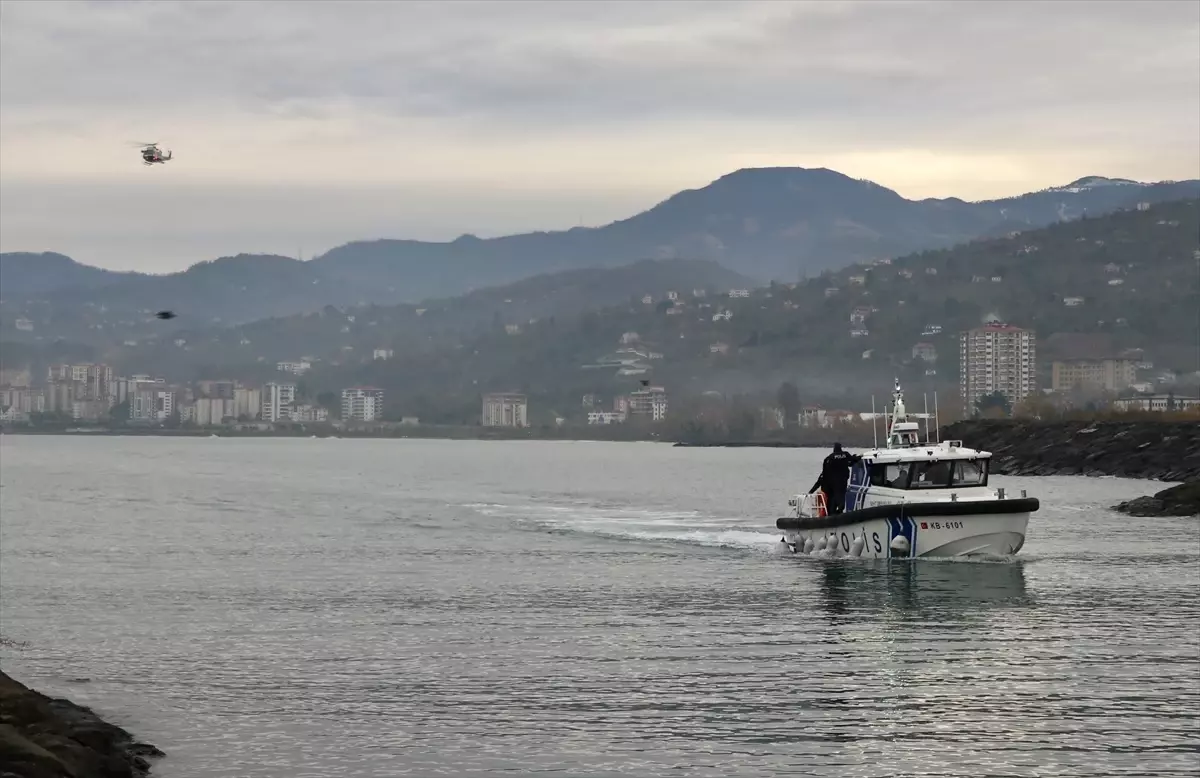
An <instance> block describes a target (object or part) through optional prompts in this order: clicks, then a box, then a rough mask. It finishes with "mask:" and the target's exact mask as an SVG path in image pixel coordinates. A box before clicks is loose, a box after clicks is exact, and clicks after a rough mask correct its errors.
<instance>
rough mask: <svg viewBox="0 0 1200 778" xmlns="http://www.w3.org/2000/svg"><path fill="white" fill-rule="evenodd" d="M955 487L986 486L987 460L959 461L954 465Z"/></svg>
mask: <svg viewBox="0 0 1200 778" xmlns="http://www.w3.org/2000/svg"><path fill="white" fill-rule="evenodd" d="M954 485H955V486H986V485H987V460H986V459H984V460H976V461H974V462H972V461H970V460H968V459H960V460H958V461H957V462H955V463H954Z"/></svg>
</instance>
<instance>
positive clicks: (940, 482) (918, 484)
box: [908, 462, 954, 489]
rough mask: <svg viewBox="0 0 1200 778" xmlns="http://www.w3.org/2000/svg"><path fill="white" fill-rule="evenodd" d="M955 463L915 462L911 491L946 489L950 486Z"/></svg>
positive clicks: (910, 484)
mask: <svg viewBox="0 0 1200 778" xmlns="http://www.w3.org/2000/svg"><path fill="white" fill-rule="evenodd" d="M953 464H954V463H953V462H913V463H912V465H911V467H912V480H911V481H910V482H909V486H908V488H909V489H945V488H946V487H948V486H950V472H951V466H952V465H953Z"/></svg>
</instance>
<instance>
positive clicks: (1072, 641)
mask: <svg viewBox="0 0 1200 778" xmlns="http://www.w3.org/2000/svg"><path fill="white" fill-rule="evenodd" d="M211 443H212V442H211V441H184V440H169V439H120V438H109V439H103V440H99V439H97V440H91V439H85V440H80V439H78V438H52V437H38V438H33V437H13V436H6V437H4V438H3V439H0V446H2V447H3V451H2V453H0V458H2V460H3V465H4V467H3V470H2V471H0V481H2V482H3V486H4V489H3V490H0V563H2V565H3V583H4V586H3V587H2V588H0V608H2V612H3V618H4V620H3V629H4V634H5V637H8V638H10V639H12V640H17V641H23V642H24V644H25V645H24V646H23V647H21V648H19V649H17V648H14V647H5V648H0V658H3V661H4V666H5V669H6V670H7V671H9V672H12V673H14V674H15V675H17V676H18V677H20V678H22V679H23V680H26V681H27V682H29V683H31V684H34V685H36V686H39V687H41V688H42V689H44V690H46V691H48V692H50V693H57V694H62V695H65V696H69V697H71V698H72V699H75V700H77V701H78V702H80V703H82V704H87V705H91V706H93V707H95V708H96V709H97V710H98V711H99V712H100V713H101V714H102V715H107V716H110V717H112V718H113V719H114V720H116V721H119V722H120V723H122V724H123V725H125V726H127V727H129V728H131V729H133V730H134V731H135V732H137V734H138V735H139V737H142V738H145V739H146V740H148V741H150V742H153V743H155V744H156V745H159V746H160V747H162V748H163V749H165V750H166V751H167V752H168V753H169V755H170V756H169V758H168V759H167V760H165V761H163V762H162V763H160V765H159V766H158V767H157V768H156V774H158V775H161V776H165V777H166V778H172V777H174V778H183V777H184V776H187V777H188V778H194V777H196V776H212V777H213V778H284V777H285V776H286V777H287V778H293V777H295V778H304V777H308V776H312V777H313V778H316V777H317V776H320V778H340V777H341V776H347V777H348V776H353V777H354V778H377V777H380V778H381V777H382V776H409V775H412V776H472V775H491V776H496V775H521V776H551V775H557V776H573V777H574V776H588V777H589V778H590V777H592V776H638V777H639V778H652V777H654V776H680V775H687V776H700V777H707V776H862V777H866V776H909V775H911V776H917V775H920V776H955V778H961V777H962V776H980V777H982V776H1006V777H1008V776H1039V777H1040V776H1072V777H1073V778H1077V777H1079V776H1104V777H1105V778H1110V777H1111V776H1134V775H1137V776H1156V777H1161V778H1168V777H1169V778H1174V777H1175V776H1197V775H1200V737H1197V729H1198V727H1197V724H1198V722H1200V684H1197V683H1196V679H1197V678H1198V677H1200V597H1198V596H1197V595H1198V594H1200V523H1198V522H1196V521H1195V520H1188V519H1183V520H1176V519H1168V520H1149V519H1129V518H1123V517H1119V516H1116V515H1115V514H1112V513H1111V512H1109V511H1108V510H1107V509H1106V508H1105V507H1104V506H1106V505H1110V504H1112V503H1115V502H1117V501H1119V500H1122V499H1127V498H1128V497H1130V496H1134V495H1139V494H1148V493H1152V492H1154V491H1156V490H1157V489H1158V488H1160V487H1159V486H1158V485H1156V484H1143V483H1137V482H1130V481H1126V480H1122V479H1068V478H1058V479H1055V478H1051V479H1040V480H1038V479H1024V480H1023V479H1001V480H1003V481H1004V483H1003V484H1002V485H1005V486H1007V487H1008V488H1009V489H1010V491H1011V490H1015V489H1020V488H1025V489H1029V490H1031V493H1033V494H1036V495H1038V496H1039V497H1041V498H1042V500H1043V506H1044V509H1043V510H1042V511H1041V512H1039V513H1038V514H1037V516H1036V517H1035V519H1034V521H1033V523H1032V524H1031V527H1030V538H1029V542H1028V545H1027V547H1026V549H1025V550H1024V551H1023V552H1022V554H1020V555H1018V557H1017V558H1016V559H1006V560H992V561H990V562H983V563H977V562H957V561H947V562H917V563H909V562H895V563H886V562H879V563H874V562H865V561H853V562H844V561H843V562H824V561H817V560H807V559H805V560H798V559H794V558H790V557H786V556H781V555H779V554H778V553H777V550H778V536H777V535H776V534H775V532H774V530H773V523H774V518H775V517H776V516H777V515H778V511H779V510H780V507H781V503H782V502H783V501H784V500H785V499H786V495H787V493H788V492H789V491H790V490H791V489H793V488H794V486H795V484H794V483H793V482H795V481H796V480H797V475H798V474H799V475H800V476H802V477H801V478H800V480H804V477H807V475H808V473H809V472H810V471H812V470H813V469H814V468H815V467H816V464H817V462H818V460H819V456H820V455H819V454H818V453H816V452H804V451H800V452H795V451H773V450H762V451H754V450H737V451H713V450H697V449H672V448H669V447H665V446H650V445H608V444H595V445H587V446H579V445H573V444H557V443H467V442H442V441H335V442H321V441H317V442H313V441H289V440H261V441H258V440H255V441H251V440H246V441H241V440H223V441H220V445H219V446H214V445H212V444H211ZM333 445H336V447H337V454H336V459H332V458H330V455H329V452H330V451H331V447H332V446H333ZM809 480H811V479H809ZM80 677H86V678H89V679H90V682H89V683H87V684H80V683H76V682H74V680H73V679H78V678H80Z"/></svg>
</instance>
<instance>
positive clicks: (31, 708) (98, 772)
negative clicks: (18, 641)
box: [0, 672, 163, 778]
mask: <svg viewBox="0 0 1200 778" xmlns="http://www.w3.org/2000/svg"><path fill="white" fill-rule="evenodd" d="M162 755H163V753H162V752H161V751H159V750H158V749H157V748H155V747H154V746H151V745H147V744H145V743H138V742H136V741H135V740H134V738H133V736H132V735H130V734H129V733H128V732H126V731H125V730H123V729H121V728H120V727H118V726H115V725H113V724H109V723H108V722H106V721H104V720H102V719H101V718H100V717H99V716H97V715H96V714H95V713H93V712H92V711H91V710H89V709H88V708H84V707H82V706H79V705H76V704H74V703H72V702H69V701H67V700H61V699H52V698H50V697H47V696H45V695H44V694H39V693H38V692H35V691H34V690H32V689H30V688H29V687H27V686H25V685H24V684H22V683H19V682H18V681H16V680H14V679H13V678H11V677H10V676H8V675H7V674H6V673H3V672H0V778H16V777H17V776H19V778H146V776H149V774H150V761H149V760H151V759H154V758H157V757H160V756H162Z"/></svg>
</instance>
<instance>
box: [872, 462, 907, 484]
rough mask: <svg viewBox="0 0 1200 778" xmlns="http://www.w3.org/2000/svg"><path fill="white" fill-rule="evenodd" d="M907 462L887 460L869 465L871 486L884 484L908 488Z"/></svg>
mask: <svg viewBox="0 0 1200 778" xmlns="http://www.w3.org/2000/svg"><path fill="white" fill-rule="evenodd" d="M910 467H911V464H910V463H908V462H889V463H887V464H874V465H871V486H886V487H889V488H891V489H907V488H908V470H909V468H910Z"/></svg>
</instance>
